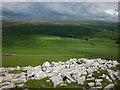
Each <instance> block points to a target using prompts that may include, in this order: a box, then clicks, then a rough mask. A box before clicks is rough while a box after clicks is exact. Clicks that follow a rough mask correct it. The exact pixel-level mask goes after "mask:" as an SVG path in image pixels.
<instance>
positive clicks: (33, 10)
mask: <svg viewBox="0 0 120 90" xmlns="http://www.w3.org/2000/svg"><path fill="white" fill-rule="evenodd" d="M2 17H3V19H14V20H16V19H17V20H26V19H75V20H103V21H117V20H118V3H117V2H116V3H113V2H109V3H105V2H102V3H98V2H97V3H95V2H88V3H83V2H77V3H72V2H57V3H55V2H53V3H50V2H36V3H33V2H31V3H30V2H26V3H25V2H24V3H22V2H21V3H20V2H17V3H15V2H11V3H10V2H9V3H5V2H4V3H2Z"/></svg>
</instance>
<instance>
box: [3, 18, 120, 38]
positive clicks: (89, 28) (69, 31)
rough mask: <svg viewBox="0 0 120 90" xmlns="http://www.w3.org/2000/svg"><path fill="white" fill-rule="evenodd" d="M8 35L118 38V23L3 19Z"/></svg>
mask: <svg viewBox="0 0 120 90" xmlns="http://www.w3.org/2000/svg"><path fill="white" fill-rule="evenodd" d="M2 24H3V30H4V31H3V32H6V34H8V35H32V34H42V35H53V36H60V37H71V38H82V39H84V38H91V37H102V38H109V39H117V38H118V35H117V32H118V24H117V23H114V22H104V21H90V20H25V21H18V20H3V21H2Z"/></svg>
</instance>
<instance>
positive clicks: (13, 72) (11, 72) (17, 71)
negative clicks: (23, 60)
mask: <svg viewBox="0 0 120 90" xmlns="http://www.w3.org/2000/svg"><path fill="white" fill-rule="evenodd" d="M22 72H27V71H26V70H12V71H8V73H10V74H16V73H22Z"/></svg>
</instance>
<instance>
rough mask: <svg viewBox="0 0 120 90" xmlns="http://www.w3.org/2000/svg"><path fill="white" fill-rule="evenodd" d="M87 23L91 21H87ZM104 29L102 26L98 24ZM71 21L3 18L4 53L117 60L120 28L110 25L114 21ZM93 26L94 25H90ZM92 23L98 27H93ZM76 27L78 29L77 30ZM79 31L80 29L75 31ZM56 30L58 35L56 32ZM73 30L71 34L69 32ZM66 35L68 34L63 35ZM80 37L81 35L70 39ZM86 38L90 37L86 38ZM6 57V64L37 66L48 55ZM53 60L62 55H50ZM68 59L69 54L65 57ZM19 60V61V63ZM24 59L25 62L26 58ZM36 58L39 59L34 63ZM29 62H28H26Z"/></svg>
mask: <svg viewBox="0 0 120 90" xmlns="http://www.w3.org/2000/svg"><path fill="white" fill-rule="evenodd" d="M87 22H88V21H87ZM100 23H101V24H104V26H105V28H104V29H103V28H99V27H98V25H99V24H100ZM72 24H73V25H71V24H68V22H67V23H63V22H62V23H59V24H56V23H55V22H53V21H52V22H50V21H49V22H43V21H4V22H3V54H7V53H8V54H13V53H14V54H28V55H29V54H32V55H93V56H101V57H105V58H110V59H116V60H118V48H117V47H118V45H117V44H115V40H112V39H115V38H117V37H116V36H117V31H116V29H115V27H114V26H115V24H114V23H113V29H115V30H114V31H112V30H110V29H109V28H108V29H106V28H107V25H110V24H111V23H105V22H99V23H98V22H97V23H96V24H95V22H92V23H90V21H89V22H88V23H87V24H86V22H79V23H78V24H80V25H76V23H73V21H72ZM90 25H91V26H90ZM93 25H94V26H95V27H93ZM74 30H75V31H74ZM76 31H78V32H77V33H76ZM56 33H57V35H56ZM70 33H71V34H70ZM49 34H50V35H49ZM61 35H64V36H65V35H66V36H68V37H60V36H61ZM70 35H71V37H75V36H78V37H81V38H69V37H70ZM85 38H90V39H89V41H85V40H84V39H85ZM40 58H41V57H27V56H22V57H18V56H3V66H12V65H13V66H16V65H22V66H25V65H29V64H30V65H37V63H40V64H41V63H42V62H43V61H45V60H48V57H44V59H41V60H40ZM49 58H51V60H50V61H52V60H54V61H56V60H61V58H63V57H56V58H54V57H52V56H51V57H50V56H49ZM66 58H67V59H69V58H70V57H69V58H68V57H67V56H66V57H64V59H66ZM16 60H18V62H16ZM22 60H23V61H24V62H25V63H24V62H23V61H22ZM33 60H36V61H38V62H36V63H35V62H33ZM28 61H29V62H30V63H28V64H27V62H28ZM13 62H14V63H13ZM23 63H24V64H23Z"/></svg>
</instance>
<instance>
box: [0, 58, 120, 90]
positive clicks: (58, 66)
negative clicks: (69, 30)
mask: <svg viewBox="0 0 120 90" xmlns="http://www.w3.org/2000/svg"><path fill="white" fill-rule="evenodd" d="M118 64H119V63H118V62H117V61H114V60H102V59H101V58H98V59H91V60H89V59H85V58H80V59H76V58H73V59H70V60H68V61H66V62H62V61H58V62H51V63H49V62H48V61H46V62H44V63H43V65H42V66H40V65H39V66H36V67H32V66H26V67H20V66H17V67H15V68H13V67H9V68H4V67H2V68H0V75H2V74H4V76H0V86H1V88H0V89H2V88H14V87H15V84H16V83H21V84H18V86H19V87H23V86H24V84H22V82H27V81H28V80H29V79H35V80H38V79H43V78H46V77H49V78H50V80H51V81H52V82H53V85H54V87H56V86H57V85H60V86H66V84H64V82H67V83H77V84H84V82H85V81H86V80H95V82H90V83H88V85H89V86H90V87H93V86H94V85H95V84H96V85H98V86H100V87H101V86H102V84H101V82H102V81H103V80H104V79H106V80H107V81H109V82H110V83H111V82H113V81H114V80H116V79H118V80H120V75H119V73H120V71H119V70H117V71H114V70H110V69H109V68H110V67H116V65H118ZM13 70H26V71H27V72H21V73H16V74H11V73H9V71H13ZM98 70H106V71H108V73H109V74H110V75H109V76H107V75H105V74H102V76H99V78H98V79H95V78H94V76H93V72H95V71H97V72H98V73H100V72H99V71H98ZM116 77H117V78H116ZM50 80H47V81H46V82H49V81H50ZM112 86H113V85H112V84H110V85H109V86H106V87H112Z"/></svg>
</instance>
